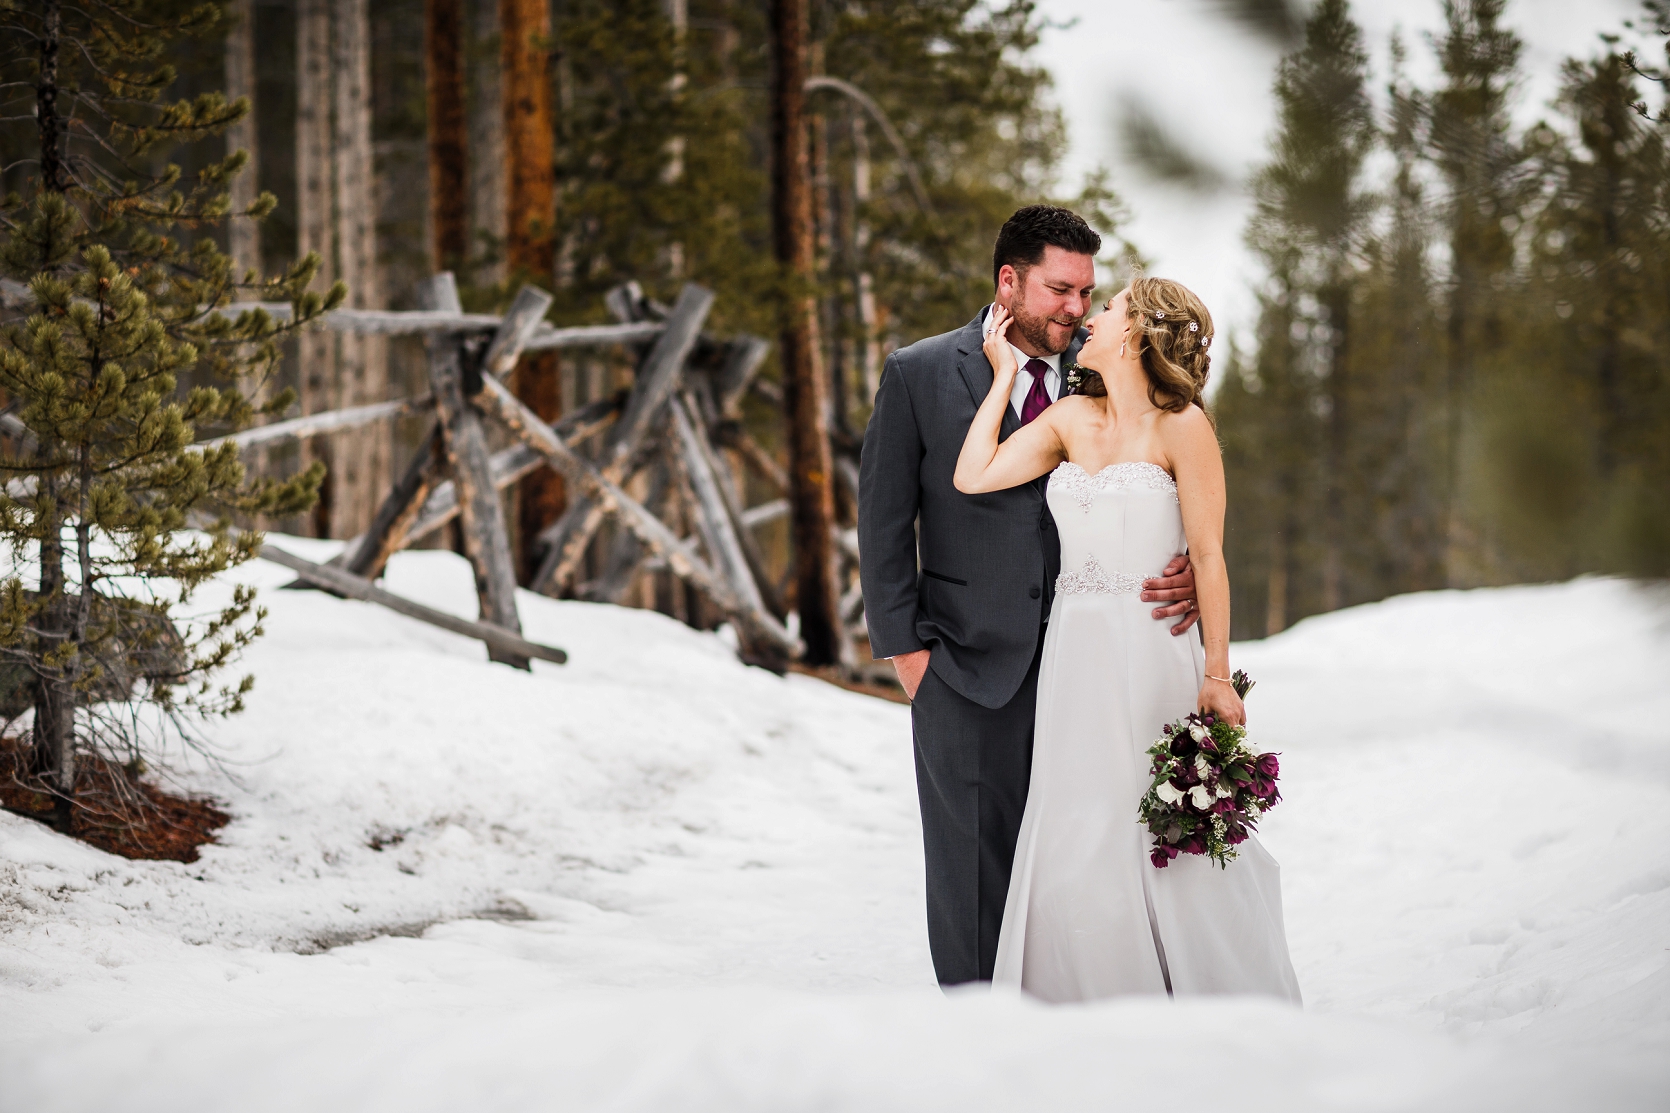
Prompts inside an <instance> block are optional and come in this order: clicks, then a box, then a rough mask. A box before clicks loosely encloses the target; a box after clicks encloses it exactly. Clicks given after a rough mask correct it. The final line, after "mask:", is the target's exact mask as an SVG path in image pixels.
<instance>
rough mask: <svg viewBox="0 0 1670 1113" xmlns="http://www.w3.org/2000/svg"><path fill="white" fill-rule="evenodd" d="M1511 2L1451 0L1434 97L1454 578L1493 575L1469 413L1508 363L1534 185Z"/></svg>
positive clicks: (1449, 560) (1450, 574)
mask: <svg viewBox="0 0 1670 1113" xmlns="http://www.w3.org/2000/svg"><path fill="white" fill-rule="evenodd" d="M1506 3H1507V0H1445V3H1444V23H1445V29H1444V35H1443V38H1442V39H1441V40H1440V41H1439V42H1438V43H1437V44H1436V45H1437V52H1438V61H1439V65H1440V67H1441V68H1442V71H1443V74H1444V79H1445V80H1444V84H1443V85H1442V86H1441V87H1440V88H1439V89H1438V90H1437V91H1436V92H1435V93H1434V94H1433V95H1432V98H1431V105H1432V116H1431V129H1432V131H1431V145H1430V149H1431V156H1430V157H1431V159H1432V161H1433V163H1434V164H1435V165H1436V166H1437V168H1438V170H1439V171H1440V172H1441V173H1442V175H1443V178H1444V182H1445V185H1446V187H1447V189H1448V197H1447V199H1446V200H1447V213H1446V217H1447V220H1446V223H1447V225H1448V227H1447V232H1448V240H1449V250H1450V260H1449V275H1448V293H1447V304H1446V306H1445V309H1446V312H1447V320H1446V323H1445V328H1446V338H1445V340H1446V352H1445V363H1446V377H1447V382H1446V386H1445V403H1446V409H1447V411H1448V430H1447V439H1448V445H1447V456H1448V467H1447V475H1446V482H1445V502H1446V517H1447V519H1448V525H1447V527H1446V534H1447V553H1446V558H1445V564H1446V576H1447V578H1448V580H1449V582H1450V583H1451V584H1452V585H1459V584H1463V583H1474V582H1479V581H1480V580H1481V578H1488V577H1489V575H1490V572H1489V568H1488V564H1489V560H1488V557H1487V556H1486V554H1485V544H1484V541H1483V538H1482V537H1481V536H1480V534H1479V531H1478V529H1477V526H1476V524H1475V523H1473V522H1471V521H1470V520H1469V513H1468V509H1467V505H1466V502H1467V496H1468V492H1467V490H1466V489H1465V488H1464V484H1463V469H1464V466H1465V464H1466V461H1467V453H1468V438H1469V430H1468V421H1467V416H1468V413H1469V412H1470V410H1471V408H1472V406H1473V403H1474V401H1475V399H1474V397H1473V392H1474V390H1475V388H1476V387H1477V386H1479V385H1480V382H1481V380H1483V379H1485V378H1486V377H1487V376H1488V375H1489V374H1490V373H1491V372H1493V371H1495V370H1498V369H1501V364H1500V362H1498V357H1499V356H1500V355H1501V353H1502V352H1503V351H1504V341H1505V340H1506V339H1507V318H1508V316H1509V314H1510V312H1511V311H1510V309H1509V306H1508V300H1509V298H1508V295H1507V293H1506V290H1507V288H1508V287H1509V286H1511V285H1513V284H1514V282H1515V275H1514V273H1513V264H1514V232H1515V230H1516V229H1517V228H1518V226H1519V222H1520V215H1519V210H1520V207H1521V205H1522V203H1523V202H1524V201H1525V199H1526V198H1525V191H1526V188H1527V186H1528V184H1529V182H1528V178H1529V175H1528V174H1527V168H1526V164H1525V158H1524V153H1523V151H1522V150H1521V148H1520V147H1519V145H1518V144H1516V143H1515V142H1514V139H1513V136H1512V134H1511V120H1510V118H1509V112H1508V106H1509V97H1510V94H1511V92H1512V90H1513V87H1514V84H1515V82H1516V81H1517V76H1518V66H1519V58H1520V54H1521V53H1522V52H1523V49H1524V47H1523V44H1522V43H1521V42H1520V40H1519V37H1518V36H1517V35H1515V34H1514V33H1513V32H1512V31H1510V30H1508V29H1507V28H1506V27H1504V26H1502V23H1501V20H1502V13H1503V10H1504V8H1505V7H1506Z"/></svg>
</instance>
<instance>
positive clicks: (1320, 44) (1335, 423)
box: [1252, 0, 1375, 610]
mask: <svg viewBox="0 0 1670 1113" xmlns="http://www.w3.org/2000/svg"><path fill="white" fill-rule="evenodd" d="M1367 64H1368V55H1367V54H1366V53H1365V51H1364V49H1363V36H1362V31H1361V30H1360V29H1359V28H1358V27H1357V25H1356V24H1355V23H1353V22H1352V21H1351V18H1350V16H1349V14H1348V13H1347V9H1346V4H1345V0H1323V2H1322V3H1321V4H1319V5H1318V6H1317V8H1316V10H1315V12H1313V13H1312V15H1311V16H1310V18H1309V19H1308V20H1307V21H1306V23H1305V34H1304V45H1303V46H1301V47H1300V48H1299V49H1298V50H1297V51H1295V52H1294V53H1293V54H1291V55H1289V56H1288V57H1287V58H1285V59H1283V61H1282V63H1281V65H1280V67H1279V68H1278V70H1277V73H1276V86H1275V92H1276V103H1277V119H1278V129H1279V130H1278V131H1277V134H1276V139H1275V151H1274V157H1273V158H1272V160H1271V162H1270V164H1269V165H1268V166H1266V167H1265V168H1264V169H1263V170H1262V171H1261V172H1260V173H1259V175H1258V177H1257V179H1256V180H1255V182H1254V190H1255V194H1256V197H1257V210H1256V213H1255V216H1254V218H1253V229H1252V235H1253V238H1254V242H1255V243H1256V244H1258V245H1259V246H1260V250H1262V251H1263V253H1264V254H1265V255H1266V256H1267V257H1268V256H1270V255H1272V254H1273V253H1275V252H1277V251H1280V250H1284V249H1285V250H1290V251H1291V252H1292V266H1291V270H1290V273H1291V274H1292V276H1293V279H1294V280H1295V282H1296V283H1297V285H1296V287H1295V290H1294V292H1295V293H1297V294H1299V295H1300V296H1301V297H1302V299H1303V301H1304V303H1305V305H1306V306H1314V310H1313V311H1312V312H1311V313H1310V314H1309V316H1311V317H1312V318H1313V319H1312V320H1311V321H1310V322H1309V325H1310V338H1309V344H1308V348H1309V350H1308V351H1307V352H1305V353H1304V354H1305V356H1306V357H1307V358H1308V360H1309V361H1310V362H1311V364H1312V368H1313V372H1314V374H1316V376H1317V377H1318V379H1319V385H1320V393H1319V394H1318V400H1319V402H1320V404H1321V406H1322V407H1323V409H1324V412H1325V414H1326V418H1325V421H1326V432H1325V434H1324V441H1323V446H1324V447H1323V461H1322V472H1323V476H1324V497H1323V502H1322V506H1321V513H1322V544H1323V562H1322V570H1321V571H1322V599H1323V608H1324V609H1326V610H1333V609H1335V608H1337V607H1339V606H1340V605H1341V603H1342V602H1343V600H1344V597H1345V596H1344V592H1345V586H1344V580H1345V548H1346V538H1347V534H1348V528H1349V524H1348V522H1347V520H1346V504H1347V499H1348V495H1349V494H1351V493H1354V492H1351V491H1350V488H1351V483H1350V472H1351V465H1352V461H1351V460H1350V458H1349V457H1350V454H1351V443H1352V430H1353V424H1354V421H1355V416H1356V415H1355V414H1354V413H1353V394H1354V391H1353V384H1352V383H1351V381H1350V370H1351V366H1352V358H1351V345H1352V340H1353V335H1352V334H1353V328H1352V317H1353V313H1354V309H1355V307H1354V305H1353V300H1354V295H1355V291H1356V286H1357V255H1358V252H1359V251H1360V249H1361V247H1362V239H1363V226H1364V221H1365V218H1366V217H1367V215H1368V211H1369V201H1368V199H1367V198H1366V197H1365V196H1364V195H1363V193H1362V191H1361V187H1360V183H1359V180H1358V179H1359V176H1360V174H1361V171H1362V165H1363V159H1364V158H1365V157H1366V155H1367V154H1368V151H1369V149H1370V146H1371V145H1372V144H1373V142H1374V137H1375V135H1374V119H1373V112H1372V110H1371V108H1370V105H1369V99H1368V92H1367V89H1366V87H1365V69H1366V66H1367Z"/></svg>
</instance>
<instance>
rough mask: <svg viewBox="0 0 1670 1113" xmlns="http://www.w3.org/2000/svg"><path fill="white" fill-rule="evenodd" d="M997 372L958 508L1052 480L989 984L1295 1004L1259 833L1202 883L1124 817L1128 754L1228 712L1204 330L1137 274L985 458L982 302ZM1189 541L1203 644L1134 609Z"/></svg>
mask: <svg viewBox="0 0 1670 1113" xmlns="http://www.w3.org/2000/svg"><path fill="white" fill-rule="evenodd" d="M992 313H993V319H992V327H991V330H990V332H989V334H988V336H987V338H986V342H985V354H986V358H987V359H988V360H990V361H991V365H992V369H993V371H994V372H995V374H994V375H993V379H992V387H991V391H990V393H989V394H987V396H986V399H985V402H984V403H983V404H982V405H981V407H980V410H979V412H978V413H977V414H976V415H975V418H974V424H973V425H972V426H970V428H969V431H968V438H967V440H965V441H964V442H963V448H962V453H961V455H960V456H959V457H958V459H957V470H956V476H955V483H956V486H957V489H958V490H959V491H962V492H964V493H967V494H971V495H973V494H980V493H982V492H986V491H998V490H1003V489H1005V488H1008V487H1014V486H1016V485H1018V484H1021V483H1026V482H1029V481H1031V480H1033V479H1036V478H1037V477H1039V476H1041V475H1044V474H1045V473H1049V476H1050V479H1049V486H1048V502H1049V508H1050V511H1051V513H1052V514H1053V515H1054V516H1055V521H1056V525H1057V528H1058V529H1059V531H1060V536H1061V568H1062V570H1063V571H1062V573H1061V576H1060V578H1059V579H1058V580H1057V581H1056V595H1055V604H1054V606H1053V608H1052V609H1051V611H1050V617H1049V626H1048V632H1047V634H1046V636H1045V642H1044V650H1043V660H1042V670H1041V672H1040V675H1039V681H1038V711H1037V729H1036V734H1035V742H1034V751H1033V758H1032V785H1031V790H1030V792H1029V794H1028V796H1027V801H1026V812H1025V815H1024V817H1023V818H1022V821H1021V831H1020V841H1019V844H1018V845H1017V847H1016V850H1015V864H1014V872H1013V874H1012V875H1011V878H1010V882H1009V897H1008V904H1007V906H1006V908H1005V911H1004V915H1003V927H1002V931H1001V934H1000V936H999V939H998V948H997V966H996V970H995V972H994V974H993V983H994V984H996V985H1010V986H1018V987H1019V988H1021V989H1024V990H1026V991H1027V992H1028V993H1031V994H1032V995H1034V996H1036V997H1040V998H1043V999H1044V1000H1047V1001H1088V1000H1094V999H1097V998H1102V997H1110V996H1115V995H1118V994H1127V993H1156V994H1157V993H1171V994H1200V993H1261V994H1271V995H1274V996H1277V997H1283V998H1286V999H1288V1000H1291V1001H1294V1002H1298V1000H1299V984H1298V980H1297V979H1296V978H1295V977H1294V974H1293V966H1292V963H1291V962H1290V961H1289V959H1288V954H1287V940H1286V936H1285V933H1284V931H1283V928H1282V910H1281V874H1280V868H1279V867H1278V866H1277V865H1276V861H1275V859H1274V858H1272V857H1270V854H1269V852H1267V851H1266V850H1265V849H1264V848H1263V846H1261V845H1260V844H1259V842H1258V839H1257V837H1256V836H1254V837H1251V838H1248V839H1247V841H1246V842H1244V843H1242V844H1241V847H1240V857H1239V858H1238V859H1237V860H1236V861H1234V862H1233V863H1231V864H1230V865H1229V868H1228V869H1227V870H1220V869H1218V868H1217V867H1216V866H1214V865H1213V864H1212V861H1211V860H1210V859H1209V858H1207V857H1205V856H1203V855H1180V856H1178V857H1177V858H1175V859H1173V860H1172V862H1171V864H1170V866H1168V867H1167V868H1165V869H1156V868H1155V867H1154V866H1153V865H1152V864H1151V863H1150V861H1149V858H1148V853H1147V851H1148V847H1147V841H1148V839H1147V831H1146V829H1145V828H1144V827H1142V826H1141V825H1140V824H1139V823H1138V821H1137V806H1138V802H1139V801H1140V799H1141V797H1142V794H1143V792H1144V791H1145V790H1146V788H1147V786H1148V780H1149V777H1148V757H1147V754H1146V752H1145V751H1146V750H1147V749H1148V747H1149V746H1150V745H1151V744H1152V743H1153V741H1154V739H1155V738H1157V737H1159V732H1160V727H1161V725H1162V724H1164V723H1168V722H1171V721H1173V720H1175V719H1178V718H1180V717H1182V716H1183V715H1184V714H1186V713H1188V712H1189V711H1192V710H1195V709H1197V708H1198V709H1199V710H1201V711H1210V712H1212V713H1213V714H1215V715H1218V716H1221V717H1222V718H1224V719H1226V720H1228V721H1229V722H1231V723H1236V724H1240V723H1243V722H1245V720H1246V711H1245V709H1244V708H1243V707H1242V704H1241V700H1240V697H1239V696H1237V695H1236V694H1235V689H1234V688H1233V687H1231V685H1230V682H1229V676H1230V672H1229V574H1228V572H1227V570H1226V568H1225V565H1224V558H1223V518H1224V499H1225V495H1224V473H1223V460H1222V457H1221V456H1220V454H1219V451H1218V442H1217V437H1216V434H1215V432H1214V430H1213V427H1212V422H1211V420H1210V419H1209V418H1208V417H1207V415H1206V412H1205V410H1204V409H1203V408H1202V402H1201V397H1202V391H1203V390H1204V388H1205V386H1206V378H1207V374H1208V372H1209V369H1210V365H1211V360H1210V356H1209V355H1208V348H1209V347H1210V346H1211V341H1212V318H1211V316H1210V315H1209V314H1208V313H1207V311H1206V307H1205V305H1203V304H1202V303H1201V301H1200V299H1199V298H1197V297H1196V296H1195V295H1194V294H1193V293H1191V292H1190V291H1189V290H1187V289H1185V288H1184V287H1183V286H1181V285H1180V284H1178V283H1176V282H1172V281H1169V280H1167V279H1163V278H1138V279H1136V280H1134V281H1133V282H1132V283H1131V284H1130V286H1129V287H1127V288H1126V289H1125V290H1123V291H1121V292H1120V293H1119V294H1118V295H1117V296H1115V297H1114V298H1113V300H1112V301H1110V302H1108V304H1107V312H1106V313H1104V314H1102V315H1101V316H1099V317H1096V318H1094V319H1092V320H1091V321H1090V322H1089V324H1088V326H1087V327H1088V329H1089V331H1090V337H1089V339H1088V340H1086V341H1085V344H1084V347H1083V349H1082V350H1081V351H1080V352H1079V356H1078V363H1079V366H1080V367H1081V368H1082V369H1084V372H1085V373H1084V382H1083V385H1082V386H1081V387H1080V390H1079V393H1077V394H1075V395H1073V396H1070V397H1065V398H1062V399H1061V400H1060V401H1059V402H1057V403H1056V404H1054V405H1052V406H1050V407H1049V408H1047V409H1046V410H1044V412H1043V413H1042V414H1041V415H1040V416H1039V418H1038V419H1037V420H1035V421H1033V422H1031V423H1030V424H1027V425H1025V426H1023V427H1022V428H1020V429H1019V430H1018V431H1016V432H1015V433H1014V434H1013V435H1012V436H1010V437H1009V438H1008V439H1007V440H1006V441H1004V442H1002V444H1001V445H1000V444H999V443H998V431H999V428H1000V426H1001V423H1002V420H1003V413H1004V410H1005V409H1006V408H1007V407H1008V406H1009V397H1010V391H1011V389H1012V388H1013V386H1014V382H1015V375H1016V371H1017V367H1016V361H1015V356H1014V352H1013V349H1012V348H1011V346H1010V344H1009V342H1008V338H1007V332H1008V328H1009V326H1010V324H1011V323H1012V322H1013V318H1012V317H1011V316H1010V314H1009V312H1008V311H1007V310H1006V309H1005V308H1004V307H1002V306H994V307H993V309H992ZM1185 546H1186V548H1187V551H1188V554H1189V558H1190V560H1191V561H1193V563H1194V568H1195V583H1196V585H1197V590H1198V592H1199V596H1200V611H1201V630H1202V638H1203V640H1204V642H1205V647H1204V652H1203V651H1202V646H1201V645H1200V644H1199V643H1197V642H1196V641H1195V639H1194V638H1173V637H1171V636H1170V635H1169V634H1167V633H1166V631H1165V627H1164V625H1163V624H1159V623H1155V622H1153V621H1152V620H1151V619H1150V618H1149V617H1148V607H1147V606H1146V605H1145V604H1143V603H1142V602H1141V600H1140V597H1139V594H1138V593H1139V592H1140V590H1141V585H1142V581H1143V579H1144V578H1147V577H1151V576H1153V575H1155V574H1156V573H1157V572H1158V571H1159V570H1160V569H1161V568H1163V567H1164V566H1165V564H1166V562H1167V561H1169V560H1170V559H1171V558H1172V557H1173V556H1175V555H1177V554H1178V553H1180V552H1183V551H1184V549H1185Z"/></svg>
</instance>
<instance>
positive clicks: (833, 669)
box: [789, 664, 910, 703]
mask: <svg viewBox="0 0 1670 1113" xmlns="http://www.w3.org/2000/svg"><path fill="white" fill-rule="evenodd" d="M789 671H790V672H798V673H800V674H801V675H803V676H815V677H817V678H818V679H819V680H824V681H828V682H829V683H830V684H833V685H835V686H836V687H837V688H845V689H846V690H847V691H849V692H862V693H863V694H864V695H866V696H875V697H876V698H877V699H884V700H887V701H888V702H890V703H909V702H910V698H909V697H908V696H906V695H905V692H904V689H903V688H901V687H899V686H898V685H897V684H884V683H882V682H880V681H876V680H855V679H853V678H852V677H851V676H850V675H848V674H847V672H846V671H845V670H844V669H842V668H841V667H840V666H839V665H830V666H828V667H826V668H812V667H811V666H810V665H801V664H791V665H790V666H789Z"/></svg>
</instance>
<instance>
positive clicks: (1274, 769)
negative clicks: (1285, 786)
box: [1258, 754, 1281, 778]
mask: <svg viewBox="0 0 1670 1113" xmlns="http://www.w3.org/2000/svg"><path fill="white" fill-rule="evenodd" d="M1258 771H1259V772H1260V773H1263V774H1264V775H1265V776H1266V777H1271V778H1274V777H1278V776H1280V775H1281V762H1279V761H1277V760H1276V755H1275V754H1264V755H1262V756H1260V757H1259V759H1258Z"/></svg>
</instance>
